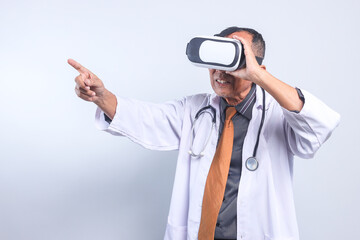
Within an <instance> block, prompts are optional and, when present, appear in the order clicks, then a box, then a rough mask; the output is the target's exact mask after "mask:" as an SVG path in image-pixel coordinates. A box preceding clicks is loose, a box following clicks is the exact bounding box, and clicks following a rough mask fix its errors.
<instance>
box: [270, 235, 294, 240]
mask: <svg viewBox="0 0 360 240" xmlns="http://www.w3.org/2000/svg"><path fill="white" fill-rule="evenodd" d="M264 240H295V238H294V237H269V236H268V235H265V236H264Z"/></svg>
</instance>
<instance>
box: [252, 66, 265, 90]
mask: <svg viewBox="0 0 360 240" xmlns="http://www.w3.org/2000/svg"><path fill="white" fill-rule="evenodd" d="M266 75H267V71H266V70H265V69H263V68H261V67H259V68H258V70H256V71H255V73H254V75H253V79H252V82H254V83H255V84H256V85H259V86H260V87H262V85H263V84H264V79H266Z"/></svg>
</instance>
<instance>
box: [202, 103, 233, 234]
mask: <svg viewBox="0 0 360 240" xmlns="http://www.w3.org/2000/svg"><path fill="white" fill-rule="evenodd" d="M235 113H236V109H235V107H228V108H227V109H226V118H225V123H224V128H223V131H222V135H221V138H220V141H219V144H218V146H217V149H216V152H215V156H214V159H213V161H212V163H211V166H210V170H209V174H208V176H207V179H206V185H205V192H204V197H203V204H202V211H201V221H200V228H199V234H198V239H199V240H213V239H214V235H215V225H216V221H217V217H218V215H219V211H220V208H221V204H222V201H223V198H224V193H225V187H226V181H227V177H228V174H229V168H230V161H231V153H232V148H233V142H234V124H233V122H232V120H231V118H232V117H233V116H234V115H235Z"/></svg>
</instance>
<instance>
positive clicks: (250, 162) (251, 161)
mask: <svg viewBox="0 0 360 240" xmlns="http://www.w3.org/2000/svg"><path fill="white" fill-rule="evenodd" d="M245 166H246V168H247V169H248V170H249V171H255V170H256V169H257V168H258V167H259V162H258V160H256V158H255V157H249V158H248V159H246V162H245Z"/></svg>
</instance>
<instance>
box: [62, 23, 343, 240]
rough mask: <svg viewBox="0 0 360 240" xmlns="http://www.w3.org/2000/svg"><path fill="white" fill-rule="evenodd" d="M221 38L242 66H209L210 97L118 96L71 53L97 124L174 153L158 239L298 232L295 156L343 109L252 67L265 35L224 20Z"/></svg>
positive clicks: (323, 135) (315, 144)
mask: <svg viewBox="0 0 360 240" xmlns="http://www.w3.org/2000/svg"><path fill="white" fill-rule="evenodd" d="M219 36H226V37H229V38H234V39H237V40H239V41H241V42H242V44H243V46H244V51H245V57H246V67H245V68H242V69H240V70H236V71H234V72H225V71H220V70H214V69H209V73H210V82H211V86H212V88H213V90H214V92H215V94H198V95H194V96H189V97H185V98H183V99H182V100H180V101H172V102H167V103H164V104H151V103H146V102H140V101H136V100H130V99H124V98H120V97H116V96H115V95H114V94H112V93H111V92H109V91H108V90H107V89H106V88H105V87H104V85H103V83H102V81H101V80H100V79H99V78H98V77H97V76H96V75H94V74H93V73H91V72H90V71H89V70H88V69H86V68H84V67H83V66H81V65H80V64H79V63H77V62H76V61H74V60H71V59H69V61H68V62H69V64H70V65H72V66H73V67H74V68H75V69H77V70H78V71H79V73H80V75H79V76H78V77H76V79H75V82H76V88H75V91H76V93H77V95H78V96H79V97H80V98H82V99H84V100H86V101H91V102H94V103H95V104H96V105H97V106H98V107H99V108H98V110H97V112H96V122H97V125H98V127H99V128H100V129H102V130H105V131H107V132H110V133H112V134H114V135H121V136H126V137H128V138H130V139H131V140H133V141H134V142H136V143H139V144H140V145H142V146H144V147H146V148H149V149H154V150H174V149H178V150H179V156H178V162H177V169H176V176H175V182H174V189H173V193H172V200H171V205H170V211H169V217H168V224H167V229H166V233H165V239H214V238H215V239H254V240H260V239H281V240H285V239H286V240H287V239H289V240H290V239H292V240H294V239H298V238H299V234H298V228H297V222H296V215H295V207H294V201H293V192H292V175H293V157H294V155H297V156H299V157H302V158H311V157H313V156H314V154H315V152H316V151H317V150H318V149H319V147H320V146H321V145H322V144H323V143H324V142H325V141H326V140H327V139H328V137H329V136H330V135H331V132H332V131H333V130H334V129H335V127H336V126H337V125H338V123H339V120H340V116H339V115H338V114H337V113H336V112H334V111H333V110H331V109H330V108H329V107H327V106H326V105H325V104H324V103H322V102H321V101H320V100H318V99H317V98H315V97H314V96H313V95H311V94H310V93H308V92H307V91H305V90H300V89H297V88H293V87H291V86H289V85H287V84H286V83H284V82H282V81H280V80H279V79H277V78H275V77H274V76H272V75H271V74H270V73H269V72H267V71H266V68H265V66H264V65H259V64H258V62H257V61H256V58H255V56H257V57H260V58H263V57H264V54H265V42H264V41H263V39H262V36H261V34H259V33H258V32H256V31H255V30H253V29H248V28H237V27H231V28H228V29H225V30H224V31H222V32H221V33H220V34H219ZM262 89H264V90H265V91H266V93H264V92H263V90H262ZM264 103H265V104H264ZM209 106H210V107H212V108H213V109H215V116H212V114H211V112H205V113H202V114H200V116H199V118H198V121H199V122H198V123H195V122H194V118H195V116H196V115H199V114H198V113H199V110H200V111H201V109H202V108H204V107H209ZM230 112H232V115H231V116H230V115H228V113H230ZM208 113H210V114H208ZM211 117H213V118H215V123H216V124H215V131H214V133H212V121H211V120H212V119H211ZM194 133H195V134H194ZM229 136H230V137H229ZM229 146H230V147H229ZM224 149H225V150H224ZM189 150H191V151H192V152H191V153H192V154H189ZM199 152H202V153H201V154H197V153H199ZM195 153H196V154H195ZM251 157H256V159H257V160H254V161H253V165H254V164H255V167H254V168H252V167H253V166H252V165H251V164H250V165H248V161H247V159H249V158H250V159H251ZM219 169H221V170H219ZM224 169H225V170H224ZM221 179H223V180H221ZM219 199H220V200H219Z"/></svg>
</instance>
